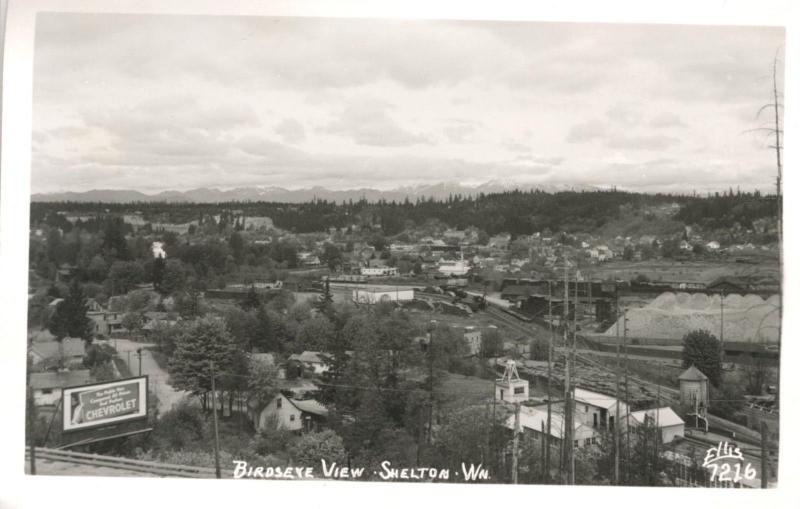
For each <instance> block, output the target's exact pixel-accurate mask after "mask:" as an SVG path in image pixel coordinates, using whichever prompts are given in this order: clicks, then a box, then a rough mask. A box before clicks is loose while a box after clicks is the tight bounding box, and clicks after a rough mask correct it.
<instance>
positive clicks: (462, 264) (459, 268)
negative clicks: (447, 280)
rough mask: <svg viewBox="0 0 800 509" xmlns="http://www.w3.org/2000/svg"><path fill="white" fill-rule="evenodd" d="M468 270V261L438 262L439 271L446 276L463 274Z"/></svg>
mask: <svg viewBox="0 0 800 509" xmlns="http://www.w3.org/2000/svg"><path fill="white" fill-rule="evenodd" d="M469 270H470V266H469V262H467V261H465V260H455V261H440V262H439V272H440V273H442V274H444V275H446V276H464V275H466V274H468V273H469Z"/></svg>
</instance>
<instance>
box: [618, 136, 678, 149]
mask: <svg viewBox="0 0 800 509" xmlns="http://www.w3.org/2000/svg"><path fill="white" fill-rule="evenodd" d="M679 143H680V140H679V139H678V138H673V137H671V136H659V135H654V136H635V135H634V136H626V135H613V136H608V137H607V138H606V140H605V145H606V147H608V148H615V149H619V148H621V149H629V150H666V149H668V148H670V147H673V146H675V145H677V144H679Z"/></svg>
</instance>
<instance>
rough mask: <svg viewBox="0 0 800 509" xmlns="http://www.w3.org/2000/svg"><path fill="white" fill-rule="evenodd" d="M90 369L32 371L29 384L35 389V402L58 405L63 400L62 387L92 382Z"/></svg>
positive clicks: (43, 404)
mask: <svg viewBox="0 0 800 509" xmlns="http://www.w3.org/2000/svg"><path fill="white" fill-rule="evenodd" d="M91 380H92V377H91V376H90V374H89V370H88V369H78V370H74V371H58V372H52V371H47V372H44V373H31V375H30V381H29V382H28V384H29V385H30V387H31V389H33V404H34V405H36V406H48V405H57V404H58V402H59V400H61V389H63V388H65V387H73V386H76V385H86V384H88V383H90V382H91Z"/></svg>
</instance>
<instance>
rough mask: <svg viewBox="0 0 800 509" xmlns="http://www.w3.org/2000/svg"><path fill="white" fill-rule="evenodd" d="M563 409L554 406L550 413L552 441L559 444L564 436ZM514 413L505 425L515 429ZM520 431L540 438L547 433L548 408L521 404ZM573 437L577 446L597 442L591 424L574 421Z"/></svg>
mask: <svg viewBox="0 0 800 509" xmlns="http://www.w3.org/2000/svg"><path fill="white" fill-rule="evenodd" d="M561 412H562V410H560V409H558V408H553V409H552V411H551V413H550V443H551V445H558V444H559V443H560V442H561V440H563V438H564V422H565V421H564V415H563V414H562V413H561ZM514 419H515V417H514V415H511V416H509V417H508V418H507V419H506V422H505V427H506V428H508V429H511V430H513V429H514ZM519 423H520V431H521V432H522V433H524V434H526V435H530V436H531V437H533V438H534V439H535V440H540V439H541V438H542V437H543V436H544V435H545V434H547V410H546V409H545V408H542V407H529V406H521V407H520V409H519ZM572 439H573V441H574V443H575V447H584V446H587V445H591V444H595V443H597V434H596V432H595V430H594V429H592V428H591V426H587V425H586V424H584V423H582V422H580V421H577V420H576V421H574V423H573V431H572Z"/></svg>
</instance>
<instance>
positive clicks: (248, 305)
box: [241, 285, 261, 311]
mask: <svg viewBox="0 0 800 509" xmlns="http://www.w3.org/2000/svg"><path fill="white" fill-rule="evenodd" d="M241 306H242V309H244V310H245V311H250V310H252V309H257V308H259V307H260V306H261V299H260V298H259V297H258V293H256V288H255V286H253V285H250V289H249V290H247V295H245V297H244V300H243V301H242V303H241Z"/></svg>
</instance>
